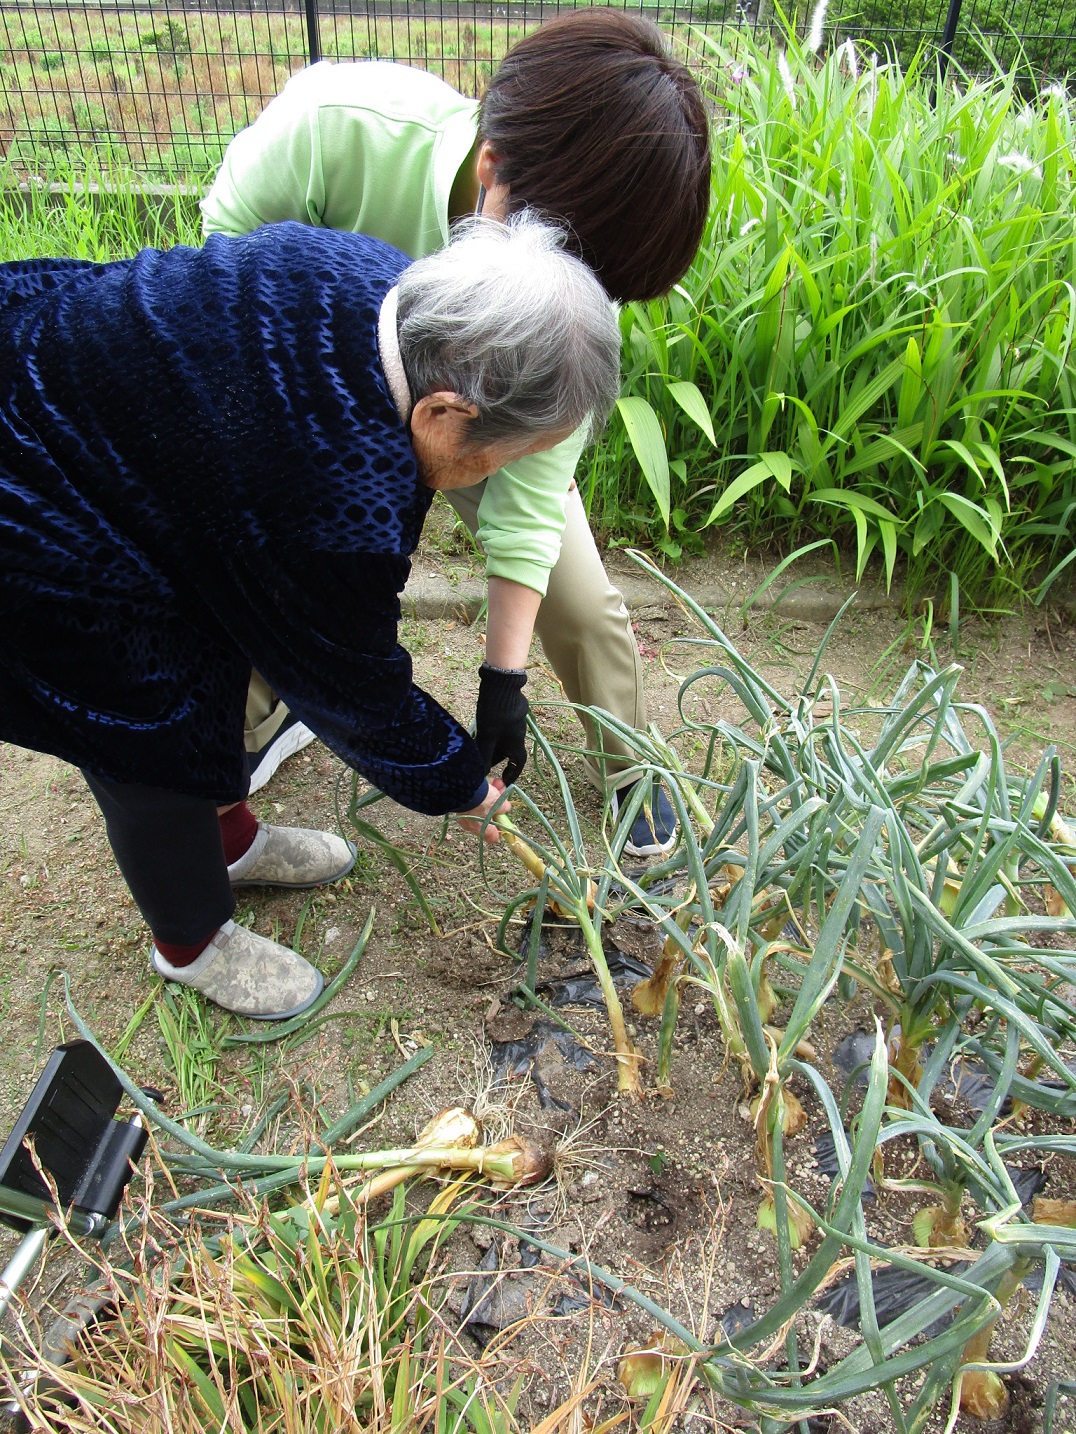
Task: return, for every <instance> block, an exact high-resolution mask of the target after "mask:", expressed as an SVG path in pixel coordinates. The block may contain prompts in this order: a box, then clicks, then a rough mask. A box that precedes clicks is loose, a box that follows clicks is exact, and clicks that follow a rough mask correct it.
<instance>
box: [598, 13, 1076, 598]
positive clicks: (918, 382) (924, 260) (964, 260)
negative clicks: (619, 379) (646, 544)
mask: <svg viewBox="0 0 1076 1434" xmlns="http://www.w3.org/2000/svg"><path fill="white" fill-rule="evenodd" d="M708 49H709V55H710V59H709V68H708V74H707V81H706V83H707V87H708V88H709V90H710V92H711V95H712V97H713V100H714V103H715V106H716V109H717V116H718V118H717V122H716V124H715V128H714V180H713V208H712V211H711V214H710V219H709V225H708V229H707V234H706V237H705V239H704V243H703V246H702V249H701V251H700V253H699V256H698V259H697V261H696V263H695V265H694V267H693V269H692V271H691V273H690V274H689V275H688V277H687V278H686V279H685V280H684V283H683V285H682V286H681V287H679V288H678V289H677V290H676V291H674V293H673V294H671V295H670V296H669V298H668V299H667V300H664V301H661V302H656V303H652V304H647V305H638V304H633V305H629V306H627V307H626V308H625V310H624V312H623V315H622V328H623V331H624V342H625V385H624V388H625V395H626V397H625V399H623V400H622V401H621V405H620V413H619V414H618V416H617V417H616V418H615V419H614V422H613V425H612V427H611V429H610V431H609V433H608V435H607V436H606V438H605V440H604V441H603V443H602V444H601V445H600V446H599V448H598V449H597V451H596V452H595V454H594V456H593V459H592V463H591V468H590V472H589V474H588V475H587V476H586V479H585V481H584V482H583V484H582V485H581V486H582V488H583V492H584V497H585V499H586V501H587V504H588V508H589V511H590V513H591V517H592V520H593V521H594V522H595V523H596V525H597V526H598V527H599V528H603V529H604V530H606V531H607V532H609V533H612V534H614V535H616V536H620V537H630V536H631V535H632V534H641V533H643V532H644V531H645V530H646V529H647V528H650V527H652V526H654V519H655V511H656V512H657V514H658V515H660V518H661V520H662V522H661V527H662V529H663V530H664V531H663V532H662V531H661V530H659V536H658V538H657V541H656V546H657V548H658V549H659V550H661V551H663V552H665V553H667V554H670V555H672V556H674V557H675V556H678V555H679V553H680V552H681V551H682V550H683V549H684V548H685V547H690V546H692V545H693V544H697V542H698V534H699V533H700V531H703V530H705V529H706V528H707V527H708V526H710V525H715V526H726V527H732V528H734V529H737V530H739V533H740V535H741V539H742V541H744V542H745V543H746V544H747V545H749V546H750V547H752V548H755V549H758V548H760V547H761V548H766V549H769V550H776V551H784V552H789V551H791V550H794V549H796V548H797V547H800V546H803V545H805V544H807V543H809V542H811V541H818V540H819V539H828V540H832V541H833V542H834V543H835V544H836V545H837V546H838V547H839V549H840V551H842V552H846V553H847V554H848V555H849V559H850V563H849V565H850V567H851V568H852V571H853V572H854V574H855V576H856V579H857V580H858V579H859V578H861V577H862V575H863V574H864V572H865V571H866V570H867V569H868V567H870V568H871V569H872V570H873V571H877V572H878V574H879V575H880V576H881V577H882V578H883V579H884V581H885V582H886V583H887V584H890V583H892V582H893V581H894V579H896V578H899V579H901V580H902V581H903V582H904V584H905V590H906V596H907V600H908V603H909V605H912V604H914V603H916V602H918V601H919V599H920V598H923V597H927V596H930V597H932V598H933V600H934V604H935V611H936V612H937V613H938V614H947V613H948V612H949V611H950V610H951V609H952V607H953V606H954V603H955V604H959V605H962V606H963V607H964V608H969V607H978V608H980V609H982V608H990V607H995V608H996V607H1002V608H1014V607H1017V606H1019V605H1020V604H1021V603H1022V602H1023V601H1024V600H1026V599H1027V598H1035V597H1036V596H1037V595H1038V594H1039V593H1041V592H1043V591H1044V590H1045V588H1046V586H1047V585H1048V584H1049V582H1050V580H1051V576H1057V575H1058V574H1059V572H1060V570H1061V568H1062V567H1063V566H1064V565H1065V564H1066V562H1068V561H1069V560H1070V559H1071V555H1072V550H1073V542H1072V539H1073V532H1074V523H1076V477H1074V474H1076V463H1074V459H1076V397H1074V388H1076V385H1074V378H1076V356H1074V351H1073V335H1074V332H1076V288H1074V285H1073V280H1072V276H1073V273H1074V272H1076V236H1074V233H1073V229H1072V222H1071V214H1072V210H1073V203H1074V198H1076V196H1074V192H1073V171H1074V169H1076V160H1074V155H1076V130H1074V111H1073V105H1072V101H1071V100H1070V99H1069V98H1068V97H1067V96H1066V95H1065V94H1064V93H1063V92H1060V91H1057V90H1053V91H1051V92H1049V93H1045V94H1043V95H1042V96H1041V97H1037V98H1035V99H1034V100H1031V101H1026V100H1024V99H1023V98H1022V96H1021V93H1020V90H1019V88H1018V85H1017V78H1018V77H1017V75H1016V74H1015V73H1014V74H995V75H993V76H992V77H991V78H990V79H988V80H984V81H976V82H974V83H970V82H963V81H960V80H959V78H957V80H956V81H955V82H954V83H952V84H947V85H946V86H944V87H943V88H941V89H940V90H939V91H938V93H937V99H936V103H932V95H933V90H934V78H935V77H934V76H933V75H932V74H931V73H929V72H925V71H924V72H920V71H918V70H917V69H915V68H914V67H913V68H912V69H911V70H909V71H908V72H904V71H902V70H901V68H900V67H899V66H898V65H896V64H890V65H878V64H873V63H863V65H862V68H859V67H858V66H859V62H855V63H853V61H852V59H851V58H850V54H849V51H848V50H846V49H842V50H840V51H838V52H837V53H831V54H830V55H829V56H828V57H827V58H825V59H821V60H820V59H818V58H816V57H815V56H814V55H813V54H810V53H807V52H805V51H804V50H803V49H802V48H801V47H800V46H799V45H798V44H797V42H796V41H795V39H794V38H792V37H789V38H788V43H787V48H786V49H785V50H781V49H779V48H775V49H774V50H773V51H772V52H771V51H765V50H762V49H760V48H759V47H758V46H757V45H755V44H753V43H752V42H751V41H750V40H747V39H744V40H743V41H742V42H739V43H738V44H737V45H736V47H735V48H734V49H724V48H721V47H719V46H717V45H715V44H711V45H709V47H708Z"/></svg>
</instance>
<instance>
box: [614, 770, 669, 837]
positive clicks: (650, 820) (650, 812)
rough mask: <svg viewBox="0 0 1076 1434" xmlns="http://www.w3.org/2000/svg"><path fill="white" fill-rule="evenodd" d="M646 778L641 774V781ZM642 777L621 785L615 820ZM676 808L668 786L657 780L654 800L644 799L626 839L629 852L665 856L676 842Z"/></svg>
mask: <svg viewBox="0 0 1076 1434" xmlns="http://www.w3.org/2000/svg"><path fill="white" fill-rule="evenodd" d="M642 780H644V779H643V778H641V777H640V778H639V781H642ZM639 781H635V782H631V783H630V784H629V785H628V786H626V787H620V788H618V790H617V791H615V792H614V793H613V800H612V813H613V820H614V821H616V818H617V816H618V814H619V812H620V808H621V807H624V806H627V804H628V802H629V801H630V800H631V796H632V793H633V792H634V791H635V789H636V787H637V786H638V785H639ZM676 828H677V823H676V812H675V811H674V810H673V804H672V802H670V801H669V798H668V796H667V795H666V792H665V788H664V787H663V786H662V785H661V783H660V782H659V781H657V780H654V781H653V783H652V786H651V792H650V800H649V801H647V802H644V803H643V807H642V810H641V811H640V812H639V815H638V816H637V817H636V818H635V820H634V822H633V823H632V826H631V833H630V834H629V836H628V839H627V841H626V842H625V843H624V850H625V851H626V852H627V853H628V855H629V856H664V855H665V853H666V852H670V851H672V849H673V847H674V846H675V845H676Z"/></svg>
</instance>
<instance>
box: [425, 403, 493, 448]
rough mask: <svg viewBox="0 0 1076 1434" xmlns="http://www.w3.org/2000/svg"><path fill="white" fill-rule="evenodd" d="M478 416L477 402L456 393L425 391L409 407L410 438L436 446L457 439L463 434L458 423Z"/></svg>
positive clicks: (461, 423) (460, 424) (460, 423)
mask: <svg viewBox="0 0 1076 1434" xmlns="http://www.w3.org/2000/svg"><path fill="white" fill-rule="evenodd" d="M477 417H478V408H477V405H475V404H473V403H469V402H468V401H467V399H465V398H464V397H463V396H462V395H461V394H458V393H447V392H441V393H428V394H426V396H425V398H420V399H419V401H418V402H417V403H416V404H415V406H414V407H413V408H412V410H411V434H412V437H414V438H417V439H419V440H420V441H425V442H434V443H437V444H438V445H440V443H441V442H443V441H444V440H446V439H448V440H450V441H452V442H454V443H455V442H457V441H458V440H459V438H460V437H462V434H463V428H462V425H463V424H464V423H466V422H467V421H468V420H470V419H472V418H477Z"/></svg>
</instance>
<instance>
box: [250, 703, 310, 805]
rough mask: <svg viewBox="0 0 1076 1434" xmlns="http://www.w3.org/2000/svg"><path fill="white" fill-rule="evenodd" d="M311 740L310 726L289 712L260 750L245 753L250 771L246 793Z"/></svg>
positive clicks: (255, 787) (257, 787)
mask: <svg viewBox="0 0 1076 1434" xmlns="http://www.w3.org/2000/svg"><path fill="white" fill-rule="evenodd" d="M313 740H314V734H313V732H311V730H310V728H309V727H307V726H305V725H304V724H303V723H302V722H300V721H299V719H298V717H296V715H295V713H294V712H289V713H288V715H287V716H286V717H285V718H284V721H283V722H282V723H281V725H280V727H279V728H278V730H277V732H276V735H275V736H274V737H271V738H270V739H269V741H268V742H266V744H265V746H264V747H262V749H261V750H260V751H258V752H248V753H247V770H248V771H249V773H250V786H249V787H248V788H247V795H248V796H249V794H250V793H251V792H256V791H258V790H259V789H260V788H262V787H264V786H265V784H266V782H267V781H268V780H269V778H270V777H271V776H272V775H273V773H274V772H275V771H276V769H277V768H278V767H279V766H280V764H281V762H286V761H287V760H288V758H289V757H294V756H295V754H296V752H301V751H302V750H303V748H304V747H309V746H310V743H311V742H312V741H313Z"/></svg>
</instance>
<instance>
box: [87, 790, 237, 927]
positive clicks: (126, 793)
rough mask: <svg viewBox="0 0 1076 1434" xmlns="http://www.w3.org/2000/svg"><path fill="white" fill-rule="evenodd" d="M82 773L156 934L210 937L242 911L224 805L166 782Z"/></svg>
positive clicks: (121, 865)
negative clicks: (231, 872)
mask: <svg viewBox="0 0 1076 1434" xmlns="http://www.w3.org/2000/svg"><path fill="white" fill-rule="evenodd" d="M82 775H83V776H84V777H85V778H86V785H87V786H88V787H89V789H90V791H91V792H92V793H93V795H94V797H95V798H96V801H97V805H98V806H99V807H100V808H101V811H102V813H103V814H104V818H105V828H106V830H107V832H108V840H109V844H110V846H111V847H112V850H113V852H114V854H115V857H116V862H117V864H118V865H119V869H120V871H121V872H122V873H123V879H124V881H126V883H127V885H128V887H129V888H130V891H131V895H132V896H133V897H134V899H135V903H136V905H137V906H138V909H139V911H141V913H142V915H143V916H144V917H145V919H146V923H147V925H148V926H149V929H150V930H151V931H152V932H153V934H154V936H155V937H157V938H158V939H159V940H161V941H167V942H171V943H174V944H175V945H177V946H196V945H197V944H198V943H199V942H200V941H205V940H207V939H208V938H209V937H210V936H212V934H213V933H214V931H216V930H217V928H218V927H219V926H223V924H224V922H225V921H227V920H228V919H229V918H230V916H231V914H232V912H233V911H234V910H235V896H234V894H233V892H232V888H231V884H230V882H229V881H228V866H227V863H226V862H225V860H224V843H223V841H222V839H221V834H220V822H219V821H218V820H217V804H216V803H215V802H212V801H209V800H208V799H207V798H205V797H188V796H184V795H183V794H182V793H181V792H169V791H166V790H165V789H164V788H163V787H141V786H135V785H131V784H127V783H121V782H110V781H108V780H107V779H106V778H104V777H95V776H92V775H91V774H90V773H89V772H83V773H82Z"/></svg>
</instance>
